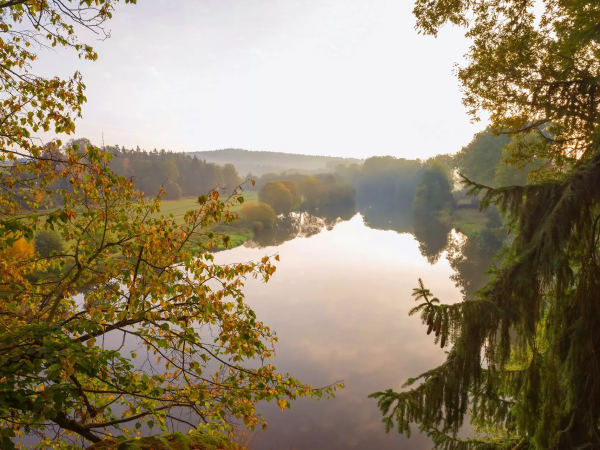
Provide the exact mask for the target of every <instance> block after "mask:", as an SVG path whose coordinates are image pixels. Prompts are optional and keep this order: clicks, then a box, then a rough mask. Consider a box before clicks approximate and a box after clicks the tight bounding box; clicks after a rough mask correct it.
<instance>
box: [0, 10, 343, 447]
mask: <svg viewBox="0 0 600 450" xmlns="http://www.w3.org/2000/svg"><path fill="white" fill-rule="evenodd" d="M115 3H116V2H115V1H111V0H104V1H101V2H96V1H94V0H81V1H73V2H71V1H68V0H60V1H59V0H50V1H41V2H38V1H33V0H15V1H9V2H3V3H2V4H0V11H2V12H3V14H2V15H0V33H3V34H4V35H3V42H4V44H3V52H1V53H0V59H1V60H2V62H1V63H0V77H2V80H3V84H2V86H3V89H4V92H5V97H4V102H3V109H2V114H3V120H2V121H0V130H1V132H0V143H1V144H2V145H1V146H0V149H1V150H0V155H1V157H2V159H3V160H6V159H11V160H13V161H16V163H15V164H13V165H11V166H10V167H7V168H5V170H3V171H2V172H0V187H1V189H0V206H1V207H2V212H3V214H2V216H0V249H1V251H2V252H3V253H4V254H6V253H10V252H13V253H14V252H15V250H16V249H19V248H21V247H22V244H23V243H25V245H26V246H27V247H29V248H30V249H31V248H32V244H33V239H34V235H35V233H36V232H38V233H40V232H41V231H42V230H44V231H47V230H54V231H55V232H57V233H59V234H60V235H61V236H62V237H63V239H64V240H65V241H67V242H68V243H69V245H68V248H67V249H66V250H65V251H64V252H61V254H58V255H57V254H50V255H49V256H44V255H43V254H41V253H40V252H35V251H29V250H28V251H19V252H18V255H19V256H18V257H17V258H15V259H14V260H8V259H7V258H6V257H5V258H3V259H2V261H1V264H0V283H1V284H2V291H3V294H2V295H3V297H2V302H0V330H1V332H0V447H2V449H10V448H13V447H14V442H13V441H12V438H13V437H15V436H17V437H20V436H23V434H24V433H35V435H36V436H38V437H40V439H41V442H40V443H39V445H38V447H40V448H44V447H53V448H56V447H69V444H68V443H67V442H65V441H64V438H66V437H67V436H70V437H71V438H74V439H80V440H81V441H84V440H86V441H90V442H98V441H100V439H101V436H102V435H105V434H107V433H109V432H111V431H113V432H114V431H115V429H118V430H119V433H122V434H124V435H125V436H132V435H135V434H137V432H136V431H137V430H139V429H140V428H141V426H142V423H144V424H145V425H146V426H147V427H149V428H153V427H159V428H162V429H164V428H166V421H167V419H169V420H174V421H181V423H182V424H183V425H187V426H190V427H191V428H196V427H197V426H198V423H199V422H202V423H205V425H203V427H206V428H211V429H213V428H214V429H219V427H220V426H222V427H225V428H226V426H227V424H228V423H229V421H231V420H237V421H243V422H244V423H245V424H246V425H248V426H251V427H254V426H256V425H258V424H261V425H262V426H263V427H264V426H266V423H265V422H264V420H263V419H262V417H261V416H260V415H257V414H256V412H255V404H256V403H257V402H258V401H261V400H275V401H277V403H278V404H279V406H280V407H281V408H282V409H284V408H286V407H289V401H291V400H293V399H295V398H297V397H299V396H305V395H308V396H313V395H317V396H319V397H321V396H322V395H323V394H326V395H327V394H328V393H329V392H330V391H331V390H332V388H333V387H335V386H332V387H331V388H325V389H313V388H312V387H310V386H306V385H303V384H302V383H300V382H299V381H298V380H295V379H294V378H292V377H290V376H288V375H284V374H279V373H277V372H276V369H275V367H273V365H271V364H268V362H267V361H268V358H270V357H271V356H272V355H273V345H274V343H275V341H276V337H275V336H274V333H273V332H272V331H271V330H270V329H269V328H268V327H267V326H265V325H264V324H263V323H262V322H260V321H259V320H257V318H256V315H255V313H254V312H253V311H252V310H251V309H250V308H249V307H248V306H247V305H246V304H245V303H244V296H243V292H242V288H243V282H244V280H245V278H246V277H256V278H260V279H263V280H264V281H268V280H269V279H270V277H271V276H272V275H273V274H274V272H275V266H274V265H273V264H272V259H271V258H269V257H264V258H263V259H261V261H259V262H249V263H245V264H234V265H228V266H220V265H217V264H214V263H213V255H212V253H211V250H212V249H213V248H214V247H215V246H216V245H221V244H222V245H224V246H227V245H228V244H229V241H230V239H229V237H228V236H225V235H218V234H215V233H213V232H211V231H208V229H209V228H210V227H211V226H213V225H216V224H219V223H230V222H231V221H233V220H235V219H236V218H237V216H236V214H235V213H233V212H231V211H230V210H229V207H230V206H232V205H234V204H239V203H242V202H243V199H242V197H240V196H239V195H238V193H237V191H236V192H235V193H234V195H233V196H232V197H231V198H230V199H229V200H226V201H223V200H222V199H220V198H219V193H218V192H217V191H214V190H213V191H210V193H209V195H202V196H200V197H198V203H197V206H196V207H195V208H194V209H192V210H191V211H189V212H188V213H186V214H185V215H184V217H183V222H177V221H175V219H173V218H166V217H164V216H161V215H159V213H160V204H161V199H162V198H163V196H164V191H162V190H161V191H158V193H157V194H158V195H157V196H156V197H150V196H145V195H144V194H143V193H142V192H140V191H139V190H137V189H136V188H135V187H134V185H133V182H132V181H131V180H129V179H126V178H123V177H120V176H117V175H116V174H114V173H113V172H112V171H111V169H110V167H109V164H110V160H111V157H112V155H111V154H110V153H107V152H103V151H102V150H100V149H98V148H96V147H94V146H91V145H89V144H85V146H79V145H77V144H74V145H72V146H66V147H64V148H63V149H61V151H54V150H55V149H59V148H60V147H61V143H60V141H57V142H55V143H53V144H52V145H51V146H49V147H47V149H50V150H51V151H46V148H45V147H44V146H41V145H36V141H35V140H34V139H33V138H30V136H31V133H34V132H38V131H41V130H46V131H47V130H49V129H50V128H51V127H52V128H53V130H54V131H55V132H57V133H67V134H69V133H71V132H72V131H74V122H73V120H74V117H75V116H78V115H79V112H80V110H81V104H82V103H83V102H84V101H85V97H84V96H83V85H82V84H81V79H80V77H79V75H76V76H75V77H74V78H73V79H71V80H66V81H64V80H60V79H52V80H46V79H43V78H39V77H35V76H33V75H31V74H30V73H29V70H30V69H31V68H30V67H29V66H28V64H29V63H33V61H35V59H36V58H35V54H33V53H30V49H29V47H31V45H32V44H36V42H37V40H42V39H46V38H47V39H49V41H50V44H52V45H57V46H64V47H68V48H73V49H75V50H76V51H79V52H80V53H81V54H82V56H83V57H85V58H88V59H91V60H94V59H96V54H95V53H94V51H93V49H92V48H91V47H89V46H88V45H85V44H80V43H79V42H78V41H77V40H76V35H75V27H76V26H77V24H80V25H84V26H87V27H92V28H93V29H94V30H95V31H102V24H103V23H104V21H105V20H106V19H108V18H110V17H111V16H112V12H113V6H114V4H115ZM125 3H135V2H134V1H133V0H131V1H130V0H125ZM27 26H29V28H27ZM12 27H15V28H12ZM21 81H22V82H21ZM163 156H164V155H163V154H162V152H160V153H159V152H156V158H162V157H163ZM164 157H165V158H167V159H168V155H167V156H164ZM17 158H19V159H18V160H17ZM57 197H60V206H59V207H58V208H55V209H54V210H50V211H48V210H46V209H45V208H43V207H44V205H46V204H49V202H50V201H51V200H52V199H54V198H57ZM275 259H277V258H275ZM9 262H10V263H9ZM209 280H211V281H214V282H216V284H210V283H208V281H209ZM207 327H210V329H211V333H206V328H207ZM126 341H127V342H126ZM115 342H118V343H117V344H116V345H112V343H115ZM247 359H252V360H254V361H262V362H263V364H262V365H259V366H258V367H257V368H256V365H255V364H254V363H253V365H252V367H253V368H250V367H246V366H245V365H244V361H245V360H247ZM175 411H178V412H179V411H189V413H190V414H189V416H188V417H186V418H185V419H182V416H181V415H179V414H177V415H175V414H174V412H175ZM52 428H53V434H54V432H56V431H58V432H57V434H56V435H55V436H52V437H51V436H48V435H47V433H48V432H49V430H50V429H52ZM200 428H202V427H200ZM80 444H83V442H80Z"/></svg>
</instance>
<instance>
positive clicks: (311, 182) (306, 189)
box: [298, 177, 323, 207]
mask: <svg viewBox="0 0 600 450" xmlns="http://www.w3.org/2000/svg"><path fill="white" fill-rule="evenodd" d="M298 187H299V188H300V193H301V194H302V196H303V197H304V204H305V205H306V206H308V207H315V206H319V203H320V200H321V198H322V196H323V185H322V183H321V181H319V180H317V179H316V178H315V177H306V178H303V179H302V180H300V182H299V183H298Z"/></svg>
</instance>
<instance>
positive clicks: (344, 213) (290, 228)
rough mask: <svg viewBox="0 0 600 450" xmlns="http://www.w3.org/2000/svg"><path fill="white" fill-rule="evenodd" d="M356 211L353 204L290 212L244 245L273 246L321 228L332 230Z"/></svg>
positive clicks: (315, 231) (305, 236) (309, 234)
mask: <svg viewBox="0 0 600 450" xmlns="http://www.w3.org/2000/svg"><path fill="white" fill-rule="evenodd" d="M355 214H356V211H355V209H354V206H353V205H352V206H343V207H338V208H331V207H329V208H317V209H314V210H311V211H305V212H299V213H291V214H287V215H285V216H281V217H279V218H278V219H277V222H276V223H275V226H273V227H271V228H264V229H263V230H261V231H259V232H257V233H256V235H255V236H254V239H252V240H251V241H248V242H246V243H245V245H246V247H258V248H264V247H274V246H278V245H281V244H283V243H284V242H286V241H291V240H292V239H296V238H307V237H310V236H314V235H315V234H318V233H320V232H321V231H322V230H324V229H325V230H332V229H333V228H334V227H335V226H336V225H337V224H339V223H341V222H344V221H347V220H350V219H351V218H352V217H353V216H354V215H355Z"/></svg>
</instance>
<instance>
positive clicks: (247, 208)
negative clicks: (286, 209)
mask: <svg viewBox="0 0 600 450" xmlns="http://www.w3.org/2000/svg"><path fill="white" fill-rule="evenodd" d="M240 214H241V216H242V217H243V218H244V219H246V220H247V221H249V222H252V226H253V227H254V224H255V223H257V222H258V223H261V224H262V225H263V226H264V227H268V228H270V227H272V226H273V225H275V220H277V214H276V213H275V210H273V208H272V207H271V206H270V205H268V204H267V203H253V204H249V205H244V206H243V207H242V211H241V213H240Z"/></svg>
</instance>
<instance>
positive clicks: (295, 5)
mask: <svg viewBox="0 0 600 450" xmlns="http://www.w3.org/2000/svg"><path fill="white" fill-rule="evenodd" d="M414 22H415V20H414V17H413V16H412V1H410V0H139V1H138V5H136V6H129V5H127V6H126V5H121V6H119V7H118V8H117V11H116V14H115V16H114V19H113V20H112V21H110V23H109V24H108V27H109V28H110V29H111V31H112V37H111V39H109V40H107V41H104V42H97V43H96V44H95V46H96V48H97V49H98V51H99V53H100V58H99V60H98V61H96V62H94V63H91V62H86V61H80V60H78V59H77V58H76V57H73V56H72V55H71V56H67V55H66V54H64V53H62V52H61V53H59V54H58V55H52V54H46V55H43V57H42V59H41V64H42V66H43V71H44V73H45V74H47V75H61V76H65V75H70V74H72V73H73V72H74V71H75V70H81V71H82V72H83V74H84V77H85V83H86V85H87V97H88V103H87V104H86V105H85V107H84V111H83V115H84V118H83V120H79V121H78V125H77V136H78V137H81V136H85V137H88V138H90V139H91V140H92V142H94V143H95V144H100V143H101V142H102V133H104V139H105V143H106V144H120V145H125V146H126V147H135V146H136V145H139V146H140V147H142V148H146V149H153V148H158V149H160V148H165V149H171V150H174V151H194V150H212V149H218V148H226V147H238V148H245V149H250V150H269V151H283V152H293V153H307V154H326V155H336V156H352V157H367V156H370V155H386V154H389V155H394V156H399V157H407V158H414V157H421V158H425V157H428V156H431V155H435V154H437V153H454V152H456V151H458V150H460V148H461V147H462V146H463V145H465V144H467V143H468V142H469V141H470V140H471V138H472V135H473V133H475V132H477V131H480V130H481V129H482V128H483V127H484V125H483V124H481V123H479V124H475V125H473V124H471V123H470V121H469V117H468V116H467V115H466V113H465V109H464V107H463V106H462V104H461V95H460V90H459V85H458V81H457V79H456V78H455V76H454V75H453V73H452V72H453V65H454V63H455V62H460V61H461V59H462V55H463V54H464V53H465V52H466V50H467V41H466V40H465V39H464V38H463V37H462V34H461V32H460V30H457V29H451V28H448V29H445V30H443V32H442V33H441V34H440V36H439V37H438V38H437V39H434V38H432V37H429V36H428V37H425V36H420V35H418V34H417V33H416V31H415V30H414Z"/></svg>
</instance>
